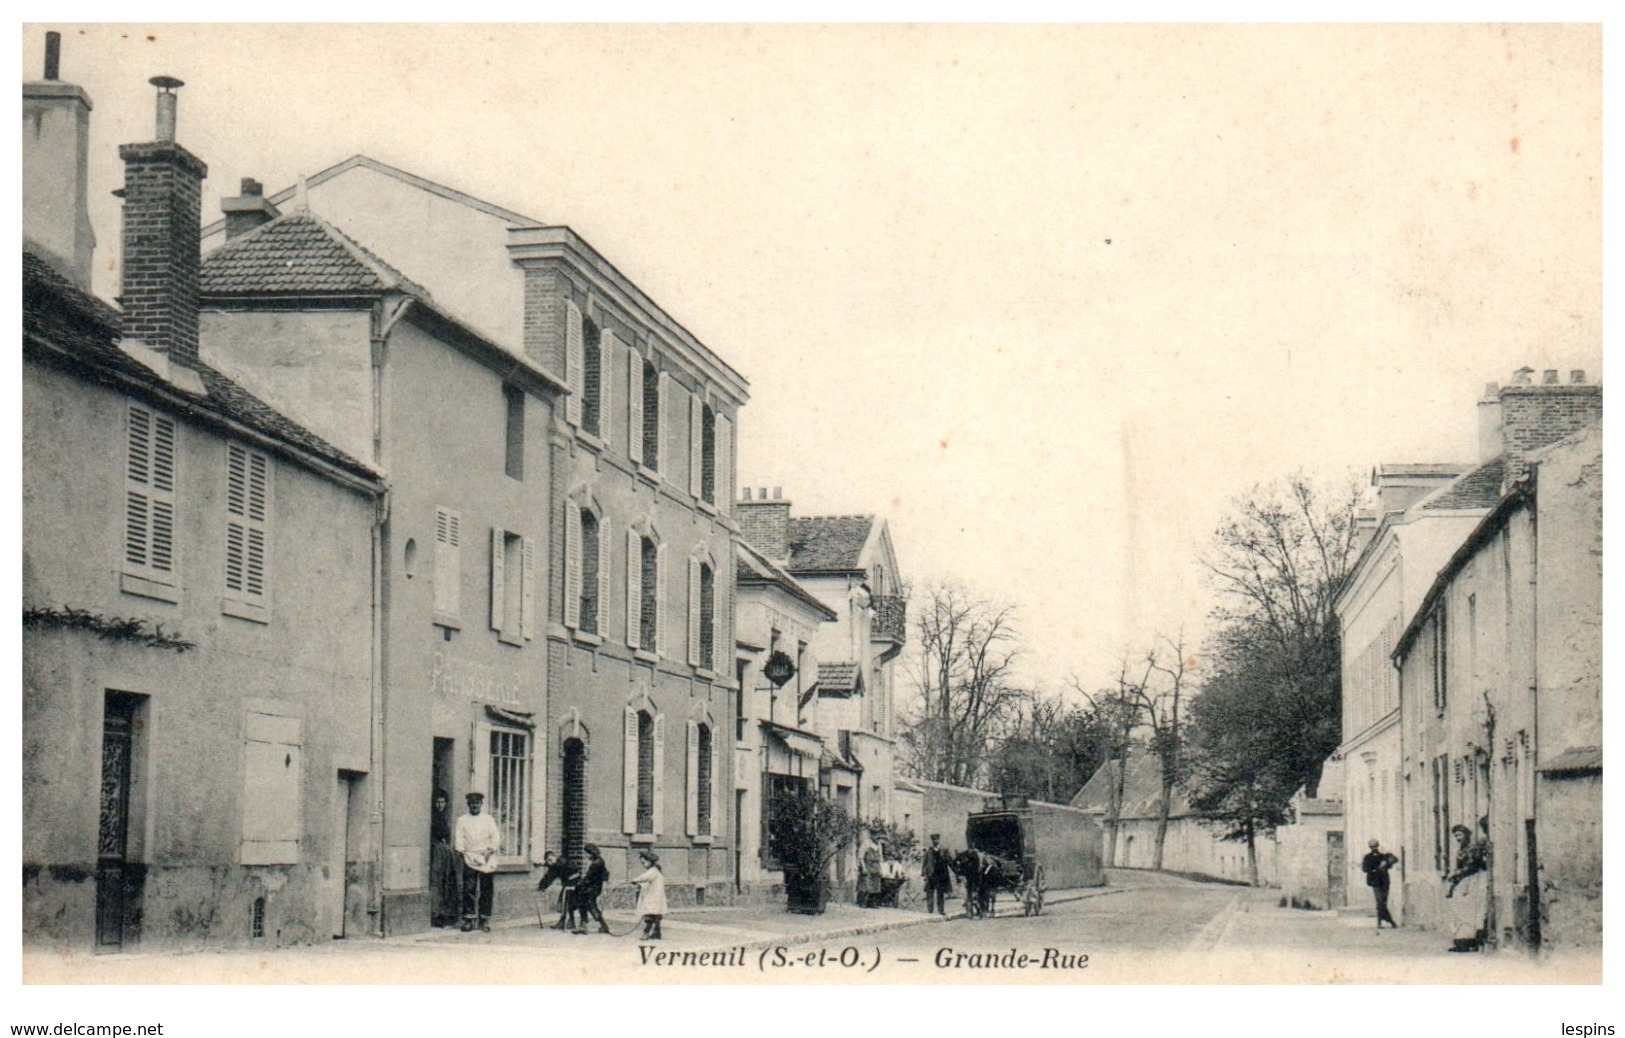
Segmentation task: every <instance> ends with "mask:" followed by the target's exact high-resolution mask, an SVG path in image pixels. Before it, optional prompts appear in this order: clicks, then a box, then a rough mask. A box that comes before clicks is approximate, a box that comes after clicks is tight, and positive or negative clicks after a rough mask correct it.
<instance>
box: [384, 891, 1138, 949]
mask: <svg viewBox="0 0 1625 1038" xmlns="http://www.w3.org/2000/svg"><path fill="white" fill-rule="evenodd" d="M1123 892H1124V888H1122V887H1105V886H1102V887H1084V888H1078V889H1071V890H1051V891H1048V892H1047V893H1046V894H1045V895H1044V908H1045V910H1046V911H1048V909H1049V908H1050V906H1052V905H1059V904H1066V903H1068V902H1071V901H1081V900H1083V899H1084V898H1090V897H1101V896H1103V895H1107V894H1120V893H1123ZM1000 908H1001V912H1000V914H1001V915H1008V914H1012V913H1017V912H1019V909H1017V908H1016V907H1015V906H1014V904H1013V903H1009V902H1006V903H1004V904H1002V905H1001V906H1000ZM607 915H608V918H609V920H610V924H611V926H612V927H613V928H614V929H616V930H617V931H619V930H622V929H625V928H626V926H627V925H628V923H629V922H630V921H631V919H630V916H629V915H628V914H627V913H625V912H613V911H612V912H609V913H607ZM555 918H556V916H552V915H549V917H548V922H549V923H550V924H551V922H552V921H553V920H554V919H555ZM962 918H964V913H963V911H961V910H959V909H958V907H957V906H954V908H953V910H951V911H950V913H949V914H948V915H946V916H939V915H934V914H931V913H927V912H924V911H906V910H903V909H899V908H859V907H857V906H856V905H852V904H845V903H836V902H831V903H830V904H829V905H828V906H827V907H826V909H825V911H824V914H822V915H799V914H796V913H792V912H787V911H785V909H784V906H783V905H779V904H769V905H752V906H732V905H707V906H704V907H698V908H675V909H672V910H671V911H670V912H669V913H668V914H667V915H666V917H665V921H664V924H663V926H662V929H663V930H664V932H665V939H664V940H663V941H662V942H661V945H662V947H667V948H679V949H683V950H690V949H707V948H739V947H741V946H742V947H744V948H745V949H746V950H756V949H760V948H763V947H773V946H776V945H791V944H807V943H812V942H820V941H835V940H842V939H844V938H847V937H855V936H859V935H862V934H871V933H880V932H883V931H886V930H896V929H900V928H903V927H911V926H925V925H929V924H932V923H941V922H948V921H949V920H953V919H962ZM636 936H637V935H636V933H634V934H632V935H631V937H629V938H627V939H628V940H631V939H633V938H635V937H636ZM482 939H483V940H486V941H500V942H502V943H504V944H525V945H532V944H534V945H566V946H574V945H577V944H578V943H579V944H581V945H582V946H584V947H585V946H591V945H595V944H598V943H601V940H602V938H601V935H597V934H587V935H585V936H581V935H575V934H570V933H568V932H566V931H562V930H554V929H551V928H550V927H549V928H547V929H543V928H542V927H540V926H539V925H538V924H537V922H536V921H535V920H534V919H511V920H506V921H502V922H498V923H496V924H494V925H493V927H492V933H491V934H488V935H486V934H465V933H462V932H460V931H458V930H433V931H430V932H429V933H421V934H411V935H408V936H404V937H400V938H392V940H398V941H403V942H410V943H417V944H424V943H427V944H440V943H453V944H456V943H461V944H467V943H473V942H479V941H481V940H482Z"/></svg>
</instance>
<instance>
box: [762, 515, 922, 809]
mask: <svg viewBox="0 0 1625 1038" xmlns="http://www.w3.org/2000/svg"><path fill="white" fill-rule="evenodd" d="M734 511H735V514H736V515H737V516H738V517H739V526H740V536H741V537H742V538H743V539H744V540H745V541H746V542H747V543H749V544H750V545H751V546H752V547H753V548H754V549H756V550H757V551H758V552H759V553H760V554H761V555H762V556H764V557H765V558H767V559H770V560H772V561H773V562H774V563H775V564H777V565H778V566H780V567H782V568H783V569H784V570H785V571H786V572H787V573H789V574H790V575H791V576H793V577H794V578H795V580H796V581H797V583H798V584H799V586H801V587H803V588H805V589H806V590H807V591H808V592H809V593H811V594H812V596H813V597H814V598H816V599H817V600H818V601H819V602H821V603H822V604H823V605H824V606H825V607H826V608H828V609H829V610H830V611H831V612H832V613H833V614H834V616H835V619H834V620H833V622H829V623H824V624H820V625H819V626H818V627H817V628H816V629H815V630H813V631H811V632H810V636H811V640H810V641H808V642H806V643H805V644H804V645H798V646H796V650H797V651H798V652H806V653H807V654H809V657H810V658H812V659H815V660H816V661H817V662H816V672H815V673H816V678H817V681H816V685H815V686H814V687H811V688H809V689H808V694H809V696H810V699H809V701H808V702H807V704H806V706H805V707H804V709H803V710H802V712H801V717H802V723H803V724H804V726H805V727H806V728H808V729H809V730H811V731H813V732H816V733H818V734H819V735H820V736H821V737H823V739H824V740H825V743H826V745H828V746H830V747H831V754H832V758H833V759H832V761H831V763H832V765H833V766H835V767H837V768H839V769H840V770H842V771H843V772H844V773H845V774H846V776H848V778H849V780H850V781H851V782H853V783H854V788H853V795H852V798H851V800H850V802H849V803H848V804H847V805H846V806H847V807H848V808H849V809H850V810H851V811H852V812H853V813H854V814H855V815H857V816H858V817H861V818H866V819H875V818H878V819H882V820H887V821H890V820H892V819H893V812H892V805H891V798H892V790H893V787H894V785H895V782H896V777H897V771H896V765H895V758H896V740H897V718H896V704H895V700H894V693H893V686H894V680H895V679H894V677H893V670H894V665H895V662H896V660H897V658H898V656H899V655H900V654H901V653H902V651H903V645H904V642H905V641H906V640H907V614H906V604H905V602H904V600H903V596H902V580H901V577H900V574H899V572H898V566H897V555H896V552H895V550H894V549H893V547H892V541H891V533H890V531H889V529H888V528H887V525H886V521H885V520H884V519H880V518H877V517H875V516H872V515H861V516H814V517H802V518H794V517H792V516H791V514H790V502H789V501H788V500H785V499H784V498H783V497H782V495H779V496H775V497H772V498H769V497H768V493H767V491H766V489H762V490H760V491H759V492H758V493H756V494H755V495H754V496H753V495H752V492H751V490H750V488H746V489H745V490H744V492H743V496H742V497H741V499H740V500H739V501H737V502H735V504H734ZM859 775H861V781H860V780H859V779H858V776H859ZM837 788H838V783H837Z"/></svg>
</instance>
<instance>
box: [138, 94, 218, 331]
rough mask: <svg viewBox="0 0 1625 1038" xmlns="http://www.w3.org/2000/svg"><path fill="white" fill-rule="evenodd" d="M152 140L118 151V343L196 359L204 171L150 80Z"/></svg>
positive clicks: (171, 99) (166, 99)
mask: <svg viewBox="0 0 1625 1038" xmlns="http://www.w3.org/2000/svg"><path fill="white" fill-rule="evenodd" d="M149 82H151V83H152V85H153V86H155V87H157V88H158V138H157V140H154V141H152V142H150V143H147V144H124V145H120V146H119V150H118V153H119V157H120V158H121V159H123V160H124V189H123V198H124V257H123V274H124V286H123V295H122V297H121V299H120V303H121V305H122V306H123V308H124V336H125V338H127V339H138V340H141V341H142V342H144V343H145V344H146V345H147V347H148V348H149V349H152V350H154V351H156V352H159V353H166V354H168V355H169V357H170V358H171V359H173V360H183V361H185V360H194V361H195V360H196V359H197V355H198V348H197V343H198V330H197V329H198V268H199V262H200V261H199V256H198V251H199V248H200V246H201V238H202V214H203V178H204V177H206V176H208V175H209V167H208V166H206V165H204V163H203V160H202V159H200V158H198V157H197V156H196V155H193V154H192V153H191V152H189V151H187V150H186V149H185V148H183V147H181V146H180V145H179V144H177V143H175V120H176V95H175V91H176V90H177V89H179V88H180V87H182V86H184V85H185V84H183V83H182V82H181V81H180V80H178V79H175V78H173V77H171V76H155V77H153V78H152V79H151V80H150V81H149Z"/></svg>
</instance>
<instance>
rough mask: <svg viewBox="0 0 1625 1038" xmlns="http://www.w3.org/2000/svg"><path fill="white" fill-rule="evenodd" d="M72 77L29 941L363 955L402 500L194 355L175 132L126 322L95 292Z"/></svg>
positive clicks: (46, 434)
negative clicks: (387, 613) (377, 728)
mask: <svg viewBox="0 0 1625 1038" xmlns="http://www.w3.org/2000/svg"><path fill="white" fill-rule="evenodd" d="M53 73H54V69H53V70H51V71H50V72H48V73H47V80H46V81H43V82H41V83H35V84H28V85H27V86H25V87H24V107H25V111H26V112H29V113H30V114H31V115H34V116H37V118H35V119H31V120H30V124H31V127H32V130H33V131H34V133H35V138H33V139H30V137H29V136H28V133H27V132H26V131H25V141H24V160H25V165H27V166H28V167H29V170H30V177H29V178H28V181H27V182H28V183H31V184H52V185H55V186H60V185H61V184H64V183H66V184H70V185H71V184H73V182H74V180H75V176H76V168H77V176H78V177H79V178H80V179H79V186H78V190H77V191H76V192H75V191H72V190H70V191H69V193H68V198H67V203H66V204H63V205H48V204H39V205H36V204H34V203H35V201H36V199H35V197H34V196H33V194H32V193H25V205H24V211H25V246H24V253H23V300H24V305H23V365H22V376H23V382H22V387H23V391H22V400H23V423H22V424H23V610H24V612H23V617H24V619H23V627H24V633H23V689H22V696H21V700H22V716H23V732H22V740H21V741H22V773H23V781H22V802H23V815H22V819H23V824H22V834H23V836H22V841H23V842H22V856H23V892H22V894H23V896H22V915H23V934H24V939H25V941H26V942H28V943H30V944H45V945H56V946H60V947H62V948H64V949H69V950H77V951H80V952H85V951H90V950H95V951H99V952H108V951H121V950H132V949H136V948H142V949H146V950H163V949H170V948H181V947H196V946H200V945H205V944H207V945H216V946H218V945H227V946H229V945H248V944H252V943H255V942H264V943H265V944H267V945H276V944H287V943H299V942H309V941H327V940H331V938H333V937H336V936H344V935H346V934H355V933H366V932H368V931H369V927H370V918H369V916H368V913H367V895H366V891H365V886H364V883H361V882H357V881H358V880H360V879H362V878H363V877H364V876H365V875H366V873H367V870H368V869H369V867H370V866H369V864H368V857H369V854H368V849H367V848H368V834H367V826H366V818H367V814H368V812H367V800H366V797H367V791H368V781H369V776H370V772H371V770H372V767H371V761H370V752H371V742H372V728H371V713H370V703H371V699H372V670H371V662H370V661H371V645H372V605H373V598H372V581H371V571H372V555H371V551H372V545H371V530H372V526H373V519H374V515H375V514H376V510H377V506H378V503H379V502H380V500H381V499H382V496H383V481H382V479H381V477H380V474H379V473H378V472H377V471H376V469H375V468H374V467H373V466H372V465H370V464H369V463H367V462H365V461H363V460H360V459H359V458H358V457H357V456H356V455H354V454H351V453H349V452H347V451H345V450H342V449H340V448H338V447H337V446H335V445H334V444H333V443H332V442H331V441H329V440H326V439H324V438H322V437H321V436H319V435H316V434H314V433H312V432H311V431H310V430H309V429H307V428H305V427H303V426H301V425H299V424H297V423H296V422H294V421H292V420H290V419H289V418H287V417H286V416H285V415H284V414H283V413H281V412H279V411H277V410H275V409H273V408H272V407H271V406H269V405H268V404H267V403H266V401H265V400H264V398H261V397H258V396H257V395H255V394H253V393H252V392H250V391H249V390H247V389H246V388H245V387H244V386H243V385H242V384H241V383H239V382H237V381H236V380H234V379H232V378H230V377H229V376H227V375H225V374H224V373H222V372H221V371H220V370H219V369H218V368H216V367H214V366H212V365H210V364H207V363H206V362H203V361H202V360H200V359H199V356H198V349H197V334H196V328H197V311H196V287H197V286H196V280H197V248H198V231H199V219H198V217H199V213H198V202H197V198H198V191H197V187H198V183H199V182H200V181H201V179H202V177H203V175H204V172H205V170H204V166H203V163H202V162H201V161H199V160H198V159H197V158H196V157H195V156H193V155H192V154H191V153H190V152H188V151H186V149H185V148H183V147H181V146H180V145H178V144H177V143H175V141H174V138H173V135H172V134H168V135H166V133H165V131H164V120H163V118H162V117H160V132H159V139H158V140H156V141H153V142H150V143H144V144H135V145H126V146H125V147H124V148H123V149H121V151H122V152H123V155H124V158H125V160H126V169H125V174H126V179H125V189H124V205H125V209H124V232H125V233H124V252H123V258H124V264H123V269H124V272H125V282H124V286H123V295H122V303H123V310H122V312H121V311H119V310H116V309H114V308H113V307H111V306H109V305H108V304H106V303H103V302H102V301H100V300H99V299H97V298H95V297H94V296H93V295H91V294H90V293H89V292H88V291H87V286H88V285H89V282H90V276H89V272H90V259H91V255H92V251H91V246H92V245H93V240H90V239H88V238H87V235H88V233H89V232H88V228H89V220H88V216H87V215H86V213H85V210H84V203H85V197H84V190H83V180H82V177H83V170H84V160H85V155H84V152H83V150H82V149H83V148H84V147H85V145H86V142H87V140H88V136H87V135H86V134H84V133H83V132H79V131H80V130H82V124H80V125H78V126H76V122H77V120H76V119H75V118H74V116H75V115H76V114H78V115H83V116H87V117H88V111H89V102H88V100H87V99H85V98H84V97H83V92H82V91H80V90H79V88H78V87H74V86H71V85H69V84H64V83H61V82H59V81H57V80H56V79H55V76H54V74H53ZM168 96H169V97H170V98H171V100H170V102H168V103H169V104H173V100H172V99H173V94H172V93H170V94H169V95H168ZM161 105H162V103H161ZM161 110H162V107H161ZM172 113H173V109H171V115H172ZM169 126H170V128H172V127H173V118H172V117H171V119H170V121H169ZM64 157H65V158H66V162H65V164H64V163H63V161H62V160H63V159H64ZM76 234H77V247H74V246H73V245H72V243H73V242H74V241H75V238H76ZM39 243H43V247H36V245H37V244H39ZM64 243H68V244H64Z"/></svg>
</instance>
